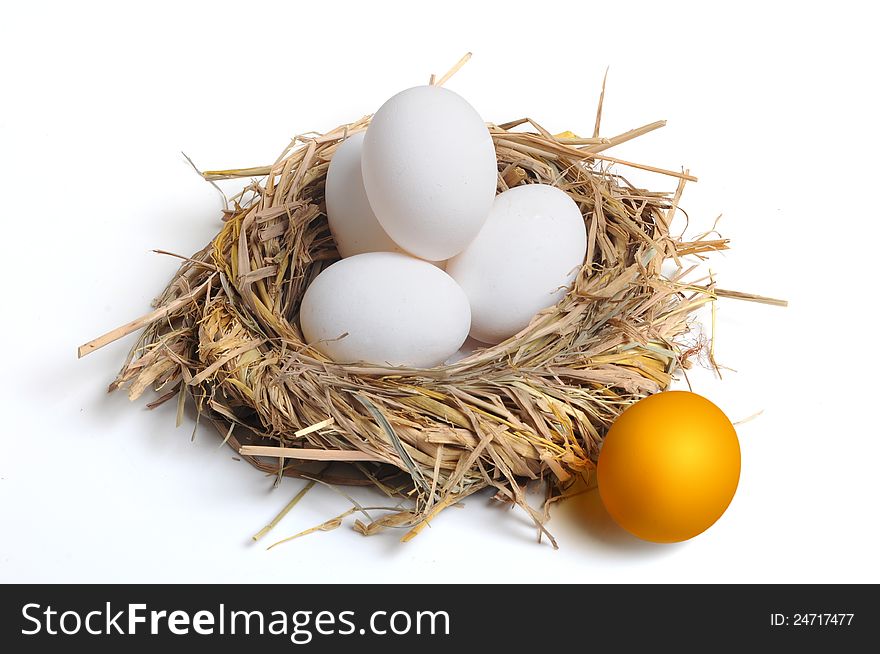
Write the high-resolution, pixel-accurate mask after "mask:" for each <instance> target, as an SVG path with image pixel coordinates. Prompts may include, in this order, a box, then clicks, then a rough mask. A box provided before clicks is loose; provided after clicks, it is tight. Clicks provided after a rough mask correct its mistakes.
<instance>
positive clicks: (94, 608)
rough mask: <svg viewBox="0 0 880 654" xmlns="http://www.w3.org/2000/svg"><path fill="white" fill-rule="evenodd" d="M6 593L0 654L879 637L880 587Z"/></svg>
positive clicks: (852, 641)
mask: <svg viewBox="0 0 880 654" xmlns="http://www.w3.org/2000/svg"><path fill="white" fill-rule="evenodd" d="M0 593H2V602H0V626H2V633H0V645H2V648H3V649H4V651H15V652H17V651H24V648H27V647H36V648H37V651H40V652H43V651H64V650H67V649H69V648H71V647H79V646H83V647H87V648H88V650H87V651H89V652H103V651H108V652H109V651H114V652H117V651H119V648H120V646H128V645H131V644H137V645H146V646H147V647H157V648H158V647H161V648H162V651H163V652H174V651H184V650H191V648H192V647H193V646H196V647H205V648H206V650H205V651H211V652H222V651H238V652H240V651H242V647H250V646H253V647H254V648H259V651H261V652H263V651H291V652H292V651H298V650H299V651H312V652H321V651H341V648H343V647H355V648H363V647H367V648H368V651H373V650H374V648H375V651H382V650H383V649H387V650H388V651H441V650H444V649H446V648H449V647H455V648H468V651H471V649H472V648H475V647H480V648H483V647H485V648H492V649H493V650H494V649H500V648H504V649H505V650H510V651H515V652H520V651H527V650H531V649H534V650H536V651H537V650H538V649H539V648H540V649H550V648H552V649H557V648H563V647H564V648H568V647H574V648H575V650H576V651H587V650H588V649H589V648H591V647H593V646H595V645H597V644H603V645H604V646H615V647H617V648H618V649H620V648H623V650H624V651H627V652H632V651H635V650H637V648H641V647H650V648H652V649H653V648H655V647H660V648H662V651H666V650H667V649H670V650H675V651H712V650H714V649H717V648H718V647H724V648H726V647H729V646H730V645H733V644H742V645H744V646H748V647H755V646H758V645H760V646H764V645H766V646H770V647H774V646H786V647H789V646H795V645H801V644H805V643H808V644H809V645H810V646H811V649H812V648H813V647H818V646H825V645H827V646H829V647H834V648H841V647H843V648H849V647H852V646H855V645H856V644H860V645H863V644H865V643H869V642H873V641H874V640H875V638H876V637H877V636H878V635H880V614H878V613H880V600H878V595H877V587H876V586H868V585H863V586H844V585H785V586H755V585H730V586H720V585H675V586H670V585H627V586H616V585H595V586H573V585H572V586H549V585H545V586H523V585H509V586H499V585H471V586H461V585H446V586H436V585H435V586H425V585H387V586H386V585H382V586H354V585H300V586H298V585H277V586H257V585H247V586H233V585H218V586H167V585H155V586H150V585H136V586H132V585H118V586H114V585H94V586H77V585H71V586H61V585H42V586H40V585H29V586H15V585H8V586H3V587H2V590H0ZM10 645H15V646H16V647H14V648H13V649H9V646H10ZM207 648H210V649H209V650H208V649H207ZM511 648H512V649H511ZM254 651H257V650H256V649H255V650H254ZM842 651H851V650H850V649H844V650H842Z"/></svg>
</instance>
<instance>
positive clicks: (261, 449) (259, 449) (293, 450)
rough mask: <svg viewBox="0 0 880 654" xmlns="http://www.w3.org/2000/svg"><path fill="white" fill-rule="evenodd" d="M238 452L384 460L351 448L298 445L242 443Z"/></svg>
mask: <svg viewBox="0 0 880 654" xmlns="http://www.w3.org/2000/svg"><path fill="white" fill-rule="evenodd" d="M238 453H239V454H241V455H242V456H274V457H278V458H283V459H301V460H303V461H384V460H385V459H383V458H382V457H379V456H376V455H374V454H366V453H365V452H356V451H353V450H318V449H304V448H299V447H274V446H269V445H243V446H242V447H241V449H239V450H238Z"/></svg>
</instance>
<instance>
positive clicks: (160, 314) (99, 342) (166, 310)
mask: <svg viewBox="0 0 880 654" xmlns="http://www.w3.org/2000/svg"><path fill="white" fill-rule="evenodd" d="M213 279H214V275H213V274H212V275H211V276H210V277H209V278H208V279H207V280H206V281H205V282H204V283H203V284H201V285H200V286H199V287H198V288H196V289H195V290H193V291H192V292H190V293H187V294H186V295H184V296H183V297H180V298H178V299H176V300H175V301H174V302H171V303H169V304H167V305H165V306H161V307H159V308H158V309H156V310H155V311H151V312H150V313H148V314H146V315H144V316H141V317H140V318H136V319H135V320H132V321H131V322H129V323H126V324H124V325H122V326H121V327H117V328H116V329H111V330H110V331H109V332H107V333H106V334H104V335H103V336H99V337H98V338H95V339H93V340H91V341H89V342H88V343H85V344H83V345H80V346H79V348H78V349H77V358H80V359H82V358H83V357H84V356H86V355H87V354H91V353H92V352H94V351H95V350H100V349H101V348H102V347H104V346H105V345H109V344H110V343H112V342H114V341H117V340H119V339H120V338H123V337H124V336H128V335H129V334H131V333H133V332H136V331H138V330H139V329H143V328H144V327H147V326H148V325H151V324H153V323H154V322H156V321H157V320H162V318H164V317H166V316H167V315H169V314H171V313H173V312H175V311H177V310H178V309H180V308H181V307H183V306H185V305H187V304H189V303H190V302H193V301H194V300H197V299H198V298H199V297H201V296H202V295H204V294H205V293H206V292H207V290H208V286H210V285H211V282H212V281H213Z"/></svg>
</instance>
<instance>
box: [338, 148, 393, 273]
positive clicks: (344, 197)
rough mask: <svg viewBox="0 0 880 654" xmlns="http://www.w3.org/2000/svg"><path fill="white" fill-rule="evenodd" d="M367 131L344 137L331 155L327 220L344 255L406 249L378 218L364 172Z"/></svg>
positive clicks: (341, 253)
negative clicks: (363, 153) (402, 247)
mask: <svg viewBox="0 0 880 654" xmlns="http://www.w3.org/2000/svg"><path fill="white" fill-rule="evenodd" d="M363 143H364V132H358V133H356V134H352V135H351V136H349V137H348V138H347V139H345V141H343V142H342V143H341V144H340V145H339V146H338V147H337V149H336V152H334V153H333V158H332V159H330V167H329V168H328V169H327V181H326V186H325V189H324V199H325V201H326V203H327V221H328V222H329V223H330V232H331V233H332V234H333V240H335V241H336V249H337V250H339V254H340V255H341V256H343V257H350V256H352V255H354V254H361V253H362V252H402V250H401V249H400V248H399V247H398V246H397V244H396V243H395V242H394V241H392V240H391V237H390V236H388V234H386V233H385V230H384V229H382V225H380V224H379V221H378V220H377V219H376V214H374V213H373V209H372V207H370V202H369V201H368V200H367V192H366V191H365V190H364V178H363V176H362V175H361V150H362V146H363Z"/></svg>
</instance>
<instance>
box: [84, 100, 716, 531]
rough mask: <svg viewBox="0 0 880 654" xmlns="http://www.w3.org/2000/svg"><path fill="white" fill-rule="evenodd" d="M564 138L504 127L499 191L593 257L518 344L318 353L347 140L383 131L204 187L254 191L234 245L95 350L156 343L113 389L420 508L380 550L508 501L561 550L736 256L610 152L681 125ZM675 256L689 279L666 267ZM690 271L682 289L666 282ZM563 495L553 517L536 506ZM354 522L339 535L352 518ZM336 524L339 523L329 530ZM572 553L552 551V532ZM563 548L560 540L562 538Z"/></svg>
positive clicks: (188, 265)
mask: <svg viewBox="0 0 880 654" xmlns="http://www.w3.org/2000/svg"><path fill="white" fill-rule="evenodd" d="M600 115H601V103H600V111H599V113H598V114H597V120H596V135H594V136H593V137H590V138H578V137H576V136H575V135H573V134H570V133H565V134H562V135H555V136H554V135H551V134H550V133H549V132H548V131H547V130H545V129H543V128H542V127H541V126H540V125H538V124H536V123H535V121H532V120H529V119H523V120H518V121H513V122H509V123H506V124H498V125H495V124H490V125H489V130H490V132H491V134H492V137H493V139H494V142H495V146H496V152H497V158H498V191H499V192H501V191H504V190H506V189H508V188H510V187H514V186H518V185H522V184H532V183H538V182H540V183H544V184H552V185H554V186H557V187H559V188H560V189H562V190H563V191H565V192H566V193H568V194H569V195H570V196H571V198H572V199H574V200H575V202H576V203H577V204H578V206H579V207H580V208H581V211H582V213H583V216H584V221H585V223H586V226H587V234H588V249H587V256H586V259H585V261H584V264H583V267H582V268H581V270H580V273H579V275H578V277H577V280H576V282H575V284H574V287H573V288H572V289H571V291H570V292H569V293H568V294H567V296H566V297H565V298H564V299H563V300H562V301H561V302H559V303H558V304H557V305H556V306H554V307H552V308H549V309H547V310H545V311H543V312H542V313H540V314H539V315H537V316H536V317H535V318H534V320H533V321H532V322H531V324H530V325H529V326H528V327H527V328H526V329H524V330H523V331H522V332H520V333H519V334H517V335H516V336H514V337H512V338H510V339H508V340H506V341H504V342H503V343H500V344H499V345H496V346H491V347H489V346H487V347H485V348H483V349H478V350H476V351H474V352H473V353H472V354H470V355H469V356H467V357H466V358H465V359H463V360H460V361H458V362H456V363H454V364H452V365H444V366H440V367H436V368H432V369H420V370H417V369H399V368H382V367H376V366H369V367H366V366H360V365H339V364H336V363H334V362H333V361H330V360H328V359H327V358H326V357H325V356H323V355H322V354H321V353H320V352H318V351H317V350H315V349H314V348H313V347H310V345H309V344H308V343H306V342H304V340H303V336H302V333H301V331H300V327H299V324H298V315H297V314H298V309H299V303H300V299H301V298H302V296H303V293H304V291H305V289H306V288H307V287H308V285H309V283H310V282H311V281H312V280H313V279H314V278H315V277H316V276H317V275H318V273H320V272H321V271H322V270H323V269H324V268H326V267H327V266H329V265H330V264H332V263H333V262H334V261H335V260H337V259H338V257H339V255H338V253H337V251H336V248H335V246H334V242H333V239H332V237H331V235H330V231H329V229H328V225H327V219H326V215H325V208H324V179H325V175H326V173H327V167H328V162H329V161H330V158H331V157H332V156H333V152H334V151H335V150H336V148H337V147H338V145H339V144H340V143H341V141H342V140H343V139H344V138H345V137H346V136H347V135H349V134H352V133H354V132H357V131H360V130H364V129H366V128H367V126H368V124H369V117H365V118H362V119H361V120H358V121H356V122H354V123H351V124H348V125H343V126H341V127H338V128H336V129H334V130H331V131H330V132H328V133H326V134H323V135H319V134H306V135H302V136H298V137H296V138H295V139H294V140H293V142H292V143H291V144H290V145H289V146H288V147H287V148H286V149H285V150H284V152H283V153H282V155H281V156H280V157H279V158H278V160H277V161H276V162H275V163H274V164H273V165H271V166H267V167H263V168H252V169H241V170H228V171H214V172H208V173H204V175H205V177H206V178H207V179H208V180H217V179H227V178H233V177H245V178H251V180H252V181H251V182H250V183H249V184H248V185H247V186H246V188H245V189H244V191H243V192H242V193H240V194H239V195H237V196H236V197H235V198H233V199H232V201H231V203H230V205H229V206H230V208H229V209H228V210H227V211H226V212H225V214H224V216H223V224H222V228H221V229H220V231H219V233H218V234H217V236H216V237H215V238H214V239H213V241H211V242H210V243H209V244H208V245H207V246H206V247H205V248H204V249H203V250H201V251H200V252H197V253H195V254H194V255H192V257H189V258H185V259H184V262H183V264H182V265H181V266H180V269H179V270H178V271H177V273H176V275H175V276H174V278H173V279H172V280H171V282H170V283H169V284H168V286H167V288H166V289H165V290H164V291H163V292H162V294H161V295H160V296H159V297H158V298H157V299H156V301H155V303H154V306H155V307H156V309H155V311H153V312H152V313H150V314H148V315H147V316H144V317H143V318H141V319H139V320H137V321H134V322H132V323H130V324H129V325H126V326H125V327H122V328H120V329H119V330H114V332H111V333H109V334H107V335H105V336H104V337H101V338H100V339H96V341H93V342H92V343H89V344H87V345H85V346H83V348H81V352H80V353H81V354H85V353H88V352H89V351H91V350H93V349H95V348H97V347H100V346H101V345H103V344H105V343H107V342H109V341H110V340H114V339H115V338H118V337H119V336H121V335H124V334H125V333H130V332H132V331H135V330H137V329H140V328H142V327H143V330H142V332H141V334H140V337H139V338H138V340H137V342H136V344H135V345H134V347H133V349H132V350H131V353H130V354H129V356H128V359H127V360H126V362H125V364H124V366H123V368H122V370H121V371H120V373H119V375H118V377H117V378H116V380H115V381H114V382H113V383H112V385H111V387H110V389H111V390H113V389H116V388H120V387H126V388H127V390H128V394H129V397H130V398H131V399H136V398H138V397H140V396H141V395H142V394H143V393H144V391H146V390H147V389H150V388H152V389H154V390H156V391H158V392H159V394H160V396H159V397H158V399H156V400H155V401H154V402H152V403H151V404H150V405H149V406H151V407H152V406H156V405H157V404H160V403H162V402H164V401H166V400H171V399H175V398H176V400H177V402H178V420H180V418H181V416H182V415H183V409H184V405H185V403H186V402H187V401H188V399H189V398H192V401H194V405H195V407H196V409H197V411H198V415H199V416H200V417H205V418H208V419H210V420H211V421H212V422H213V423H214V424H215V425H216V426H217V427H218V429H219V430H220V432H221V435H222V437H223V438H225V440H226V442H227V443H228V444H229V445H231V446H232V447H233V448H234V449H235V450H236V451H238V452H240V454H241V455H242V456H243V458H244V459H246V460H247V461H248V462H249V463H251V464H253V465H254V466H256V467H257V468H259V469H260V470H263V471H265V472H267V473H271V474H275V475H278V476H279V477H280V476H281V475H292V476H303V477H308V478H311V479H314V480H318V481H322V482H326V483H330V484H372V485H375V486H376V487H378V488H379V489H381V491H382V492H384V493H386V494H388V495H389V496H394V497H397V498H403V500H404V501H399V502H398V504H397V507H396V509H395V510H389V511H385V512H382V513H381V515H379V516H378V517H377V515H376V513H371V514H370V516H371V520H367V521H366V522H361V521H358V522H357V523H356V528H357V529H359V530H360V531H362V532H363V533H365V534H369V533H373V532H374V531H377V530H379V529H382V528H384V527H403V528H405V529H406V533H405V536H404V539H407V538H409V537H412V536H413V535H415V534H417V533H418V532H419V531H420V530H421V528H422V527H424V526H425V525H426V524H427V522H428V521H429V520H430V519H431V518H432V517H434V516H435V515H436V514H437V513H438V512H439V511H441V510H442V509H444V508H446V507H448V506H450V505H452V504H454V503H456V502H458V501H459V500H461V499H463V498H465V497H467V496H468V495H470V494H472V493H474V492H475V491H479V490H481V489H484V488H487V487H491V488H493V489H494V490H495V491H496V497H497V498H498V499H500V500H503V501H507V502H511V503H513V504H515V505H518V506H520V507H522V508H523V509H524V510H525V511H527V512H528V514H529V515H530V516H531V517H532V518H533V519H534V521H535V524H536V526H537V528H538V533H539V537H540V535H541V534H546V535H547V536H549V534H548V533H547V532H546V529H545V526H544V525H545V522H546V520H547V517H548V507H549V506H550V504H551V503H552V502H553V501H554V500H555V499H558V498H559V497H560V496H561V495H562V494H563V493H564V492H565V489H566V488H567V487H568V486H569V485H570V484H571V483H572V482H573V480H575V479H577V478H578V477H581V476H582V473H585V472H587V471H589V470H591V469H592V468H593V466H594V462H595V460H596V457H597V454H598V451H599V447H600V444H601V442H602V438H603V435H604V434H605V432H606V430H607V428H608V427H609V425H610V424H611V423H612V421H613V420H614V419H615V417H616V416H617V415H618V414H619V413H620V412H621V411H622V410H623V409H624V408H626V407H627V406H628V405H629V404H631V403H632V402H634V401H636V400H638V399H640V398H642V397H644V396H646V395H648V394H651V393H654V392H657V391H660V390H663V389H665V388H666V387H667V386H668V385H669V383H670V381H671V380H672V378H673V374H674V372H675V371H676V370H678V369H680V368H683V367H686V366H687V365H688V359H689V358H690V357H692V356H694V355H695V354H696V353H697V352H698V351H699V350H700V349H701V347H702V345H704V343H703V342H702V341H704V340H705V339H700V338H699V337H695V336H694V335H688V333H689V318H690V317H691V315H692V312H693V311H694V310H695V309H697V308H698V307H699V306H700V305H702V304H704V303H706V302H710V301H712V300H713V299H714V298H715V297H716V296H717V295H718V292H717V289H715V288H714V286H713V285H712V284H711V283H708V282H711V280H707V279H703V280H702V281H701V282H700V281H698V282H696V283H695V282H691V283H685V282H684V281H683V280H684V276H685V274H686V273H688V272H689V270H688V266H685V265H683V264H682V257H685V256H688V255H697V256H698V257H701V256H702V255H703V254H704V253H707V252H710V251H713V250H717V249H722V248H724V247H726V241H724V240H721V239H707V238H701V239H698V240H694V241H685V240H682V239H681V238H679V237H676V236H673V235H672V234H671V233H670V223H671V220H672V217H673V215H674V213H675V211H676V209H677V204H678V199H679V197H680V195H681V192H682V189H683V187H684V183H685V181H686V180H688V179H693V178H692V177H690V176H689V175H688V174H687V173H686V172H673V171H663V170H659V169H656V168H651V167H648V166H638V165H636V164H633V163H631V162H622V161H620V160H617V159H614V158H612V157H608V156H606V155H604V154H602V153H603V152H604V151H605V150H607V149H608V148H610V147H612V146H614V145H617V144H619V143H622V142H624V141H628V140H630V139H632V138H635V137H637V136H639V135H641V134H645V133H647V132H649V131H651V130H653V129H656V128H657V127H661V126H662V125H663V123H662V122H657V123H652V124H650V125H646V126H644V127H642V128H639V129H636V130H633V131H630V132H627V133H625V134H621V135H619V136H616V137H614V138H610V139H606V138H601V137H599V136H598V128H599V116H600ZM630 166H635V167H637V168H645V169H647V170H652V171H654V172H657V173H660V174H665V175H669V176H672V177H673V178H677V181H678V186H677V189H675V188H674V187H675V185H674V183H673V184H668V186H671V187H673V190H672V192H669V193H667V192H652V191H648V190H645V189H641V188H636V187H635V186H634V185H632V184H630V183H629V182H628V181H627V180H626V179H625V178H624V177H623V176H621V174H620V173H619V172H616V171H619V170H620V169H621V168H623V167H630ZM669 260H672V261H673V263H676V264H678V265H677V266H664V262H667V261H669ZM667 268H668V269H674V272H673V273H671V274H665V272H666V270H667ZM530 482H542V483H544V484H545V489H546V494H545V502H544V506H539V507H534V506H531V505H530V504H529V503H528V502H527V501H526V487H527V486H528V485H529V483H530ZM337 524H338V521H337ZM326 526H327V525H325V527H326ZM550 539H551V541H552V536H550ZM554 544H555V542H554Z"/></svg>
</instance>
